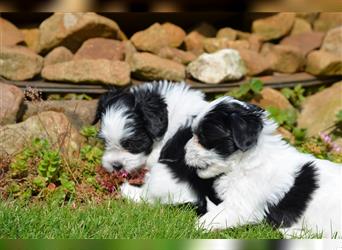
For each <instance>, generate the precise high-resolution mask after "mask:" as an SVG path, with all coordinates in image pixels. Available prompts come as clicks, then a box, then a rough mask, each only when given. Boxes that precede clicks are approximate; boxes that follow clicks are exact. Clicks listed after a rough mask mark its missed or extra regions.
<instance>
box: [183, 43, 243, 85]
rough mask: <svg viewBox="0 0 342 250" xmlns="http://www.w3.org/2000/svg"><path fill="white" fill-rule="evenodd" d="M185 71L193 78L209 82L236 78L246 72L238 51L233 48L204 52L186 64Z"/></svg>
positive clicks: (215, 82) (214, 82) (213, 82)
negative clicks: (209, 52)
mask: <svg viewBox="0 0 342 250" xmlns="http://www.w3.org/2000/svg"><path fill="white" fill-rule="evenodd" d="M187 71H188V72H189V73H190V74H191V76H192V77H194V78H195V79H198V80H200V81H202V82H205V83H211V84H217V83H220V82H224V81H230V80H237V79H240V78H242V77H243V76H244V75H245V74H246V68H245V65H244V63H243V61H242V59H241V57H240V55H239V52H238V51H236V50H234V49H223V50H220V51H217V52H215V53H212V54H207V53H204V54H202V55H200V56H199V57H198V58H197V59H196V60H195V61H193V62H191V63H190V64H189V65H188V67H187Z"/></svg>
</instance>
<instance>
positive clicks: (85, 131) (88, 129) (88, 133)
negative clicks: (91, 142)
mask: <svg viewBox="0 0 342 250" xmlns="http://www.w3.org/2000/svg"><path fill="white" fill-rule="evenodd" d="M97 133H98V129H97V128H96V127H95V126H85V127H83V128H82V129H81V135H83V136H85V137H86V138H96V136H97Z"/></svg>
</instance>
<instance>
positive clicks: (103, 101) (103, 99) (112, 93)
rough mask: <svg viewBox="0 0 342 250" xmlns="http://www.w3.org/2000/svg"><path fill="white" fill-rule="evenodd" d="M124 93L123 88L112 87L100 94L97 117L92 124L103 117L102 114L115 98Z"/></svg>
mask: <svg viewBox="0 0 342 250" xmlns="http://www.w3.org/2000/svg"><path fill="white" fill-rule="evenodd" d="M121 93H122V90H119V89H117V88H114V87H112V88H111V89H110V90H109V91H108V92H106V93H104V94H103V95H101V96H100V98H99V101H98V103H97V108H96V113H95V119H94V121H93V123H92V125H94V124H96V123H97V122H98V121H99V120H100V119H101V117H102V114H103V113H104V112H105V111H106V108H107V107H108V106H109V105H110V104H111V103H112V102H113V101H114V99H115V98H116V97H117V96H118V95H120V94H121Z"/></svg>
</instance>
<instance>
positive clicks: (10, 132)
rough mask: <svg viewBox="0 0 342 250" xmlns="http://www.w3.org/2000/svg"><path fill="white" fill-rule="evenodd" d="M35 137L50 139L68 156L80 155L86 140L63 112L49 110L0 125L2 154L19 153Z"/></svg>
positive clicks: (0, 148)
mask: <svg viewBox="0 0 342 250" xmlns="http://www.w3.org/2000/svg"><path fill="white" fill-rule="evenodd" d="M35 138H42V139H43V138H44V139H47V140H49V142H50V144H51V145H52V146H54V147H56V149H60V151H61V153H62V154H64V155H65V156H68V157H76V156H78V154H79V150H80V147H81V145H82V143H83V142H84V138H83V137H82V136H81V135H80V134H79V133H78V131H77V130H76V129H75V128H74V127H73V126H72V125H71V124H70V122H69V120H68V118H67V117H66V116H65V115H64V114H63V113H58V112H53V111H49V112H43V113H40V114H39V115H36V116H32V117H30V118H28V119H27V120H26V121H24V122H21V123H17V124H11V125H6V126H2V127H0V155H3V154H6V153H7V154H9V155H14V154H16V153H19V152H20V151H22V150H23V149H24V148H25V147H26V146H30V143H32V140H33V139H35Z"/></svg>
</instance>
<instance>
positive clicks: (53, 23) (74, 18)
mask: <svg viewBox="0 0 342 250" xmlns="http://www.w3.org/2000/svg"><path fill="white" fill-rule="evenodd" d="M39 30H40V40H39V48H40V52H42V53H46V52H48V51H49V50H51V49H53V48H55V47H57V46H64V47H67V48H68V49H70V50H71V51H72V52H75V51H76V50H77V49H78V48H79V47H80V46H81V45H82V43H83V42H84V41H86V40H88V39H89V38H93V37H107V38H115V39H119V40H125V39H126V37H125V35H124V34H123V33H122V31H121V30H120V28H119V26H118V25H117V23H116V22H114V21H113V20H110V19H108V18H106V17H103V16H100V15H97V14H95V13H92V12H87V13H81V12H74V13H68V12H66V13H62V12H59V13H55V14H53V15H52V16H50V17H49V18H47V19H46V20H44V21H43V22H42V23H41V24H40V26H39Z"/></svg>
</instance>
